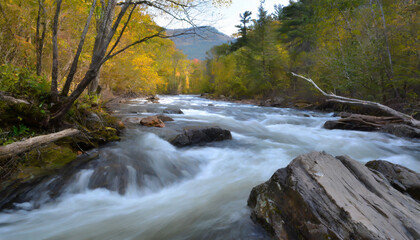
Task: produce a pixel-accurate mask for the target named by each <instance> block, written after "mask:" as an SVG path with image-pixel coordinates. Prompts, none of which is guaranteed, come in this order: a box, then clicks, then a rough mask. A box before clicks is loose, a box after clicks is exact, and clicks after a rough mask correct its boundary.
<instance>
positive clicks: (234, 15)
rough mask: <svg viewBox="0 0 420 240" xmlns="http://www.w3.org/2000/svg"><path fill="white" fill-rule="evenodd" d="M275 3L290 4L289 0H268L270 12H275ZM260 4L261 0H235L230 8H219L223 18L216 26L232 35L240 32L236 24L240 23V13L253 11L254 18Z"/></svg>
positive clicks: (266, 4)
mask: <svg viewBox="0 0 420 240" xmlns="http://www.w3.org/2000/svg"><path fill="white" fill-rule="evenodd" d="M275 4H280V5H288V4H289V0H266V1H265V3H264V7H265V9H266V10H267V11H268V13H273V12H274V5H275ZM259 6H260V1H258V0H233V1H232V5H230V7H229V8H224V9H219V11H220V12H221V19H220V21H218V22H216V24H215V26H214V27H216V28H217V29H218V30H219V31H221V32H223V33H225V34H227V35H229V36H230V35H232V34H233V33H236V32H238V29H237V28H236V27H235V25H238V24H239V19H240V17H239V14H241V13H244V12H245V11H251V12H252V16H251V17H252V18H253V19H254V18H257V14H258V7H259Z"/></svg>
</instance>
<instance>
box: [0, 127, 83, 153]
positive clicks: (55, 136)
mask: <svg viewBox="0 0 420 240" xmlns="http://www.w3.org/2000/svg"><path fill="white" fill-rule="evenodd" d="M79 132H80V131H79V130H77V129H66V130H63V131H61V132H58V133H52V134H47V135H42V136H38V137H33V138H29V139H27V140H24V141H21V142H15V143H11V144H8V145H6V146H2V147H0V160H1V159H7V158H11V157H13V156H17V155H19V154H21V153H24V152H27V151H30V150H32V149H34V148H36V147H39V146H41V145H45V144H48V143H52V142H55V141H57V140H60V139H62V138H65V137H71V136H74V135H76V134H78V133H79Z"/></svg>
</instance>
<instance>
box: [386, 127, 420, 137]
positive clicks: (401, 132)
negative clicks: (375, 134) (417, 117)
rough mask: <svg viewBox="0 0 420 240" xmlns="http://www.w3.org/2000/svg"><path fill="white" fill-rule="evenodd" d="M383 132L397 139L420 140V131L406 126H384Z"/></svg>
mask: <svg viewBox="0 0 420 240" xmlns="http://www.w3.org/2000/svg"><path fill="white" fill-rule="evenodd" d="M381 131H382V132H386V133H389V134H393V135H395V136H397V137H405V138H420V129H418V128H414V127H411V126H408V125H404V124H388V125H385V126H383V127H382V128H381Z"/></svg>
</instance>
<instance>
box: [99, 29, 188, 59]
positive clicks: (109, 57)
mask: <svg viewBox="0 0 420 240" xmlns="http://www.w3.org/2000/svg"><path fill="white" fill-rule="evenodd" d="M162 32H164V30H162V31H160V32H158V33H155V34H153V35H150V36H147V37H144V38H142V39H139V40H137V41H135V42H133V43H131V44H128V45H127V46H125V47H123V48H121V49H120V50H118V51H117V52H115V53H113V54H111V55H109V56H107V57H106V58H104V60H103V61H102V63H101V65H102V64H104V63H105V62H106V61H108V60H109V59H111V58H113V57H115V56H117V55H118V54H120V53H122V52H124V51H125V50H127V49H129V48H131V47H133V46H135V45H137V44H140V43H143V42H146V41H148V40H150V39H153V38H157V37H159V38H174V37H178V36H181V35H190V34H195V33H194V32H183V33H179V34H175V35H171V36H169V35H163V34H162Z"/></svg>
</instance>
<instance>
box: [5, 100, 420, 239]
mask: <svg viewBox="0 0 420 240" xmlns="http://www.w3.org/2000/svg"><path fill="white" fill-rule="evenodd" d="M160 102H161V103H160V104H149V105H148V109H149V112H151V111H150V109H152V110H154V111H159V110H162V109H163V108H164V107H167V106H177V107H179V108H181V109H182V111H183V112H184V113H185V114H184V115H170V116H171V117H173V118H174V119H175V122H169V123H167V125H168V129H182V128H183V127H185V126H220V127H221V128H225V129H229V130H231V131H232V135H233V140H230V141H224V142H218V143H211V144H208V145H205V146H196V147H188V148H182V149H177V148H175V147H173V146H172V145H170V144H169V143H168V142H167V141H165V140H164V139H162V138H160V137H159V136H162V134H164V132H163V133H162V132H160V133H159V132H155V133H151V132H145V131H144V130H145V129H144V128H143V127H136V128H135V129H129V130H127V131H126V133H125V135H124V138H123V140H122V141H121V142H118V143H115V144H111V145H109V146H107V147H104V148H102V149H100V150H99V153H100V158H99V161H102V160H103V159H113V160H116V161H118V162H119V163H122V164H124V169H125V170H126V171H125V174H127V176H128V177H127V179H128V180H127V189H126V191H125V192H124V194H122V195H121V194H119V193H118V192H116V191H109V190H106V189H103V188H98V189H95V190H91V189H89V187H88V182H89V179H90V178H91V177H92V175H93V174H94V170H95V169H83V170H80V171H79V172H78V173H77V174H76V175H75V178H74V179H75V180H74V181H73V182H72V183H71V184H70V185H69V186H67V187H66V191H65V193H64V194H63V195H61V196H60V197H59V198H58V199H56V200H55V201H52V202H51V201H50V202H47V203H44V204H42V205H41V207H40V208H37V209H32V210H27V209H30V207H31V205H32V204H33V203H32V202H28V203H23V204H20V205H19V207H20V210H15V211H12V212H3V213H0V239H2V240H3V239H4V240H13V239H19V240H23V239H101V240H104V239H141V240H149V239H156V240H164V239H268V237H267V235H265V234H264V232H263V231H261V229H259V228H258V227H257V226H255V225H254V224H253V223H252V221H251V220H250V218H249V215H250V212H249V210H248V208H247V207H246V201H247V198H248V195H249V193H250V191H251V189H252V187H254V186H256V185H257V184H260V183H262V182H264V181H266V180H268V178H269V177H270V176H271V175H272V174H273V173H274V171H275V170H277V169H278V168H282V167H285V166H286V165H287V164H288V163H289V162H290V161H291V160H292V159H293V158H295V157H296V156H297V155H299V154H304V153H308V152H311V151H326V152H328V153H330V154H332V155H349V156H350V157H352V158H354V159H357V160H359V161H361V162H367V161H369V160H373V159H384V160H388V161H390V162H394V163H398V164H401V165H404V166H406V167H408V168H411V169H413V170H415V171H420V164H419V163H420V161H419V159H420V151H418V149H419V146H420V142H419V141H408V140H404V139H400V138H396V137H392V136H390V135H387V134H382V133H365V132H357V131H341V130H325V129H323V128H322V125H323V123H324V122H325V121H326V120H331V119H334V117H332V114H323V113H317V112H308V111H297V110H293V109H279V108H263V107H257V106H251V105H241V104H234V103H226V102H219V101H211V100H206V99H201V98H199V97H196V96H170V97H162V99H161V101H160ZM142 104H143V103H142V101H140V100H139V101H133V102H131V103H130V104H127V105H125V106H123V109H122V110H121V112H120V115H121V117H128V116H130V117H133V116H140V115H142V114H139V113H133V112H136V111H133V109H141V108H139V107H140V106H143V107H144V105H142ZM209 104H212V105H214V106H212V105H210V106H209ZM143 109H144V108H143ZM152 112H153V111H152ZM143 115H152V113H143ZM148 131H151V129H148ZM153 131H155V130H153ZM156 131H157V130H156ZM161 131H165V130H161ZM139 159H141V161H140V160H139ZM142 167H144V168H146V170H139V169H142ZM138 179H142V185H139V184H138Z"/></svg>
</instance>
